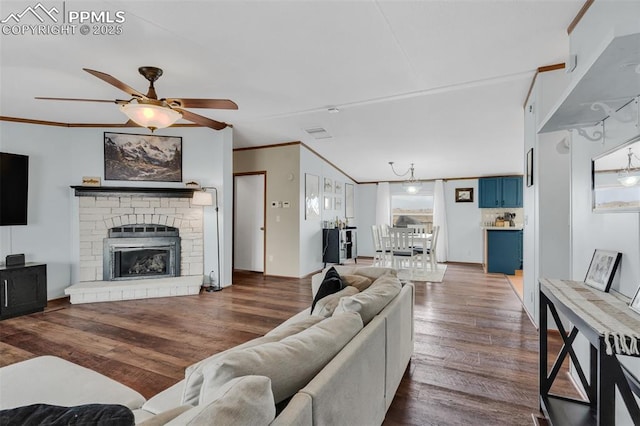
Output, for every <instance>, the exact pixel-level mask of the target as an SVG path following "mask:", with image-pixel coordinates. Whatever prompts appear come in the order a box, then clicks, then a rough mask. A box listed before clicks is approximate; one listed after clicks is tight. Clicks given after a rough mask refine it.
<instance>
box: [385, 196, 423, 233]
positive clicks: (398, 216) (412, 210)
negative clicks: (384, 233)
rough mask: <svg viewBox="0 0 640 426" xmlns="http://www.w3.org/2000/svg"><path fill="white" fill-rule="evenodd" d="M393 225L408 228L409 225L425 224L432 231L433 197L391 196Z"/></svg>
mask: <svg viewBox="0 0 640 426" xmlns="http://www.w3.org/2000/svg"><path fill="white" fill-rule="evenodd" d="M391 223H392V225H393V226H398V227H406V226H407V225H409V224H424V225H425V226H426V227H427V230H428V231H430V230H431V228H432V227H433V195H404V194H403V195H400V194H393V195H392V196H391Z"/></svg>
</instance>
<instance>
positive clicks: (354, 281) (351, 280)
mask: <svg viewBox="0 0 640 426" xmlns="http://www.w3.org/2000/svg"><path fill="white" fill-rule="evenodd" d="M342 282H344V284H345V285H347V286H352V287H355V288H357V289H358V291H365V290H366V289H368V288H369V286H370V285H371V284H372V283H373V280H372V279H371V278H368V277H365V276H362V275H355V274H353V275H342Z"/></svg>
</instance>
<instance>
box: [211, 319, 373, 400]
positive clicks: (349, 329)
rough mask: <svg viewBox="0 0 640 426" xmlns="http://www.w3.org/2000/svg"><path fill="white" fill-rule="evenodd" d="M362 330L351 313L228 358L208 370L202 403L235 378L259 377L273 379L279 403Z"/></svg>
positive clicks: (359, 322) (231, 354)
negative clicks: (255, 375)
mask: <svg viewBox="0 0 640 426" xmlns="http://www.w3.org/2000/svg"><path fill="white" fill-rule="evenodd" d="M361 329H362V319H361V318H360V316H359V315H357V314H354V313H352V312H347V313H344V314H343V315H334V316H332V317H330V318H327V319H326V320H324V321H321V322H319V323H318V324H316V325H314V326H312V327H310V328H308V329H307V330H304V331H301V332H300V333H298V334H296V335H293V336H289V337H286V338H284V339H282V340H281V341H279V342H271V343H265V344H262V345H259V346H254V347H251V348H247V349H243V350H240V351H234V352H232V353H229V354H225V355H224V357H220V358H218V359H216V361H215V362H213V363H208V364H207V365H205V366H204V371H203V372H204V383H203V385H202V390H201V392H200V401H201V402H202V401H206V400H208V399H209V398H210V396H209V395H210V394H211V393H212V392H216V390H217V389H218V388H220V387H221V386H222V385H224V384H225V383H227V382H228V381H229V380H232V379H234V378H235V377H241V376H245V375H248V374H257V375H261V376H267V377H269V378H270V379H271V386H272V389H273V396H274V399H275V401H276V403H279V402H281V401H283V400H285V399H286V398H288V397H290V396H291V395H293V394H295V393H296V392H297V391H298V390H299V389H301V388H302V387H303V386H304V385H306V384H307V383H309V381H310V380H311V379H312V378H313V377H314V376H315V375H316V374H318V372H319V371H320V370H322V368H323V367H324V366H325V365H326V364H327V363H328V362H329V361H331V359H333V357H334V356H335V355H336V354H337V353H338V352H340V350H341V349H342V348H343V347H344V346H345V345H346V344H347V343H348V342H349V341H350V340H351V339H352V338H353V336H355V335H356V334H358V332H359V331H360V330H361Z"/></svg>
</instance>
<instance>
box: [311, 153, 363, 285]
mask: <svg viewBox="0 0 640 426" xmlns="http://www.w3.org/2000/svg"><path fill="white" fill-rule="evenodd" d="M305 173H310V174H313V175H316V176H319V178H320V194H321V197H320V207H321V210H320V211H321V214H320V218H317V219H305V205H304V197H305V193H304V191H305V182H304V176H305ZM300 177H301V178H300V185H299V191H300V192H299V194H300V197H299V198H300V200H301V202H300V208H299V214H300V265H299V276H305V275H308V274H310V273H312V272H315V271H318V270H320V269H322V267H323V265H324V264H323V263H322V221H323V220H334V221H335V219H336V216H337V217H338V218H339V219H340V220H342V221H344V220H345V199H344V195H345V191H344V184H345V183H350V184H354V185H355V183H354V181H353V180H351V179H349V178H348V177H347V176H346V175H344V174H343V173H342V172H340V171H339V170H338V169H336V168H335V167H333V166H332V165H331V164H329V163H327V162H326V161H325V160H324V159H322V158H321V157H319V156H318V155H316V154H315V153H313V152H312V151H310V150H309V149H307V148H306V147H305V146H304V145H300ZM325 177H326V178H329V179H331V180H332V181H333V182H334V183H335V181H338V182H340V183H342V185H343V188H342V194H336V193H335V192H331V193H329V192H327V193H325V192H324V190H323V180H324V178H325ZM359 193H360V187H359V185H355V186H354V197H355V198H354V209H355V218H354V219H349V226H356V227H357V228H358V229H357V230H356V232H357V233H356V238H357V243H358V255H362V251H361V247H360V241H361V239H363V238H366V235H367V234H366V233H367V229H365V228H363V227H361V226H360V224H361V223H362V222H361V220H360V214H361V212H362V209H361V206H360V205H359V203H358V199H359ZM325 195H327V196H329V197H332V198H334V201H335V198H336V197H340V198H341V199H342V208H341V209H340V210H336V209H335V208H332V209H330V210H326V211H325V209H324V208H322V207H323V206H322V204H323V203H322V201H323V197H324V196H325ZM369 233H371V232H370V231H369Z"/></svg>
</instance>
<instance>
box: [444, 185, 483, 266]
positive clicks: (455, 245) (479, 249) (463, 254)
mask: <svg viewBox="0 0 640 426" xmlns="http://www.w3.org/2000/svg"><path fill="white" fill-rule="evenodd" d="M456 188H473V203H456V202H455V191H456ZM444 193H445V203H446V209H447V228H448V238H449V253H448V257H447V259H448V261H450V262H466V263H482V258H483V250H484V247H483V242H482V232H483V231H482V228H481V226H482V210H481V209H480V208H478V199H479V196H480V194H479V192H478V179H466V180H451V181H446V182H445V186H444Z"/></svg>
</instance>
